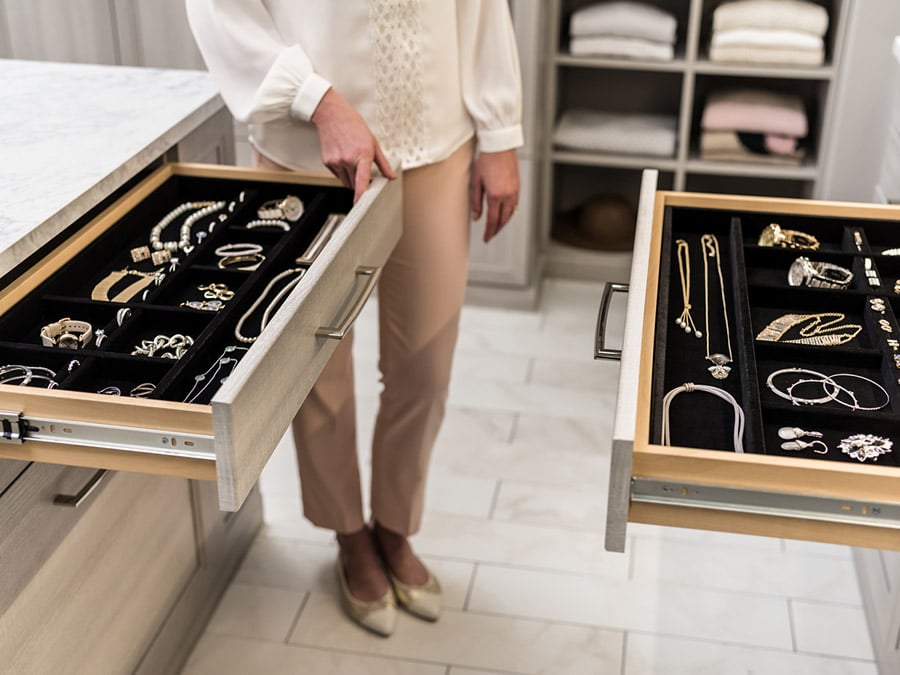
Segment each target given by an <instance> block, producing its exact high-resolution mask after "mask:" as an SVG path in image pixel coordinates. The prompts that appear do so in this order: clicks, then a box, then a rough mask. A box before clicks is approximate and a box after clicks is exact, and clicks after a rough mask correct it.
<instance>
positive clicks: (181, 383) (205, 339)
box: [0, 175, 352, 403]
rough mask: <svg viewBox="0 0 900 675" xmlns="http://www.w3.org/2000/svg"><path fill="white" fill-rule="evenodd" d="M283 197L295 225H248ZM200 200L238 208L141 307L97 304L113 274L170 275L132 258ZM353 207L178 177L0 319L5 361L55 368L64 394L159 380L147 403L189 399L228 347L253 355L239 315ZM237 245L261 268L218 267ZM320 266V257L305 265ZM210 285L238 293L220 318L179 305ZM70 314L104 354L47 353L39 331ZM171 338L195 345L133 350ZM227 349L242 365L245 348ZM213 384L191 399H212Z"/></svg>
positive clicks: (90, 348) (167, 233)
mask: <svg viewBox="0 0 900 675" xmlns="http://www.w3.org/2000/svg"><path fill="white" fill-rule="evenodd" d="M242 193H243V195H244V199H243V200H242V201H241V200H239V195H241V194H242ZM288 194H293V195H296V196H298V197H299V198H300V199H301V200H302V201H303V203H304V212H303V215H302V216H301V217H300V218H299V220H297V221H296V222H293V223H291V224H290V230H289V231H283V230H282V229H277V228H265V229H264V228H259V229H252V230H249V229H247V228H246V227H244V225H245V224H246V223H247V222H249V221H250V220H255V219H256V218H257V214H256V210H257V209H258V208H259V206H260V205H261V204H263V203H264V202H266V201H269V200H272V199H280V198H283V197H285V196H287V195H288ZM200 200H204V201H207V200H215V201H219V200H221V201H225V202H226V203H230V202H235V208H234V210H233V211H232V212H228V211H219V212H217V213H214V214H211V215H210V216H208V217H206V218H203V219H202V220H201V221H199V222H198V223H196V224H195V227H194V233H196V232H197V231H200V230H201V229H202V230H204V231H206V230H207V227H208V224H209V223H211V222H213V221H215V223H216V225H215V227H214V228H213V229H212V231H209V232H208V235H207V236H206V237H205V238H204V239H203V240H202V241H201V242H200V243H195V246H194V249H193V250H192V251H191V252H190V253H189V254H184V253H183V252H182V251H178V252H177V253H173V255H174V256H176V257H178V258H179V264H178V266H177V267H176V268H175V269H174V270H173V271H167V272H166V276H165V277H164V278H163V279H162V281H161V283H160V284H159V285H158V286H152V285H151V286H150V288H149V292H148V293H147V297H146V300H142V299H141V294H140V293H139V294H138V295H137V296H135V297H134V298H132V299H131V300H129V301H127V302H124V303H120V302H105V301H100V300H93V299H91V291H92V289H93V288H94V287H95V286H96V285H97V284H98V283H99V282H100V281H101V280H102V279H104V277H106V276H107V275H108V274H109V273H110V272H112V271H115V270H121V269H123V268H130V269H136V268H140V269H142V270H144V269H146V271H148V272H149V271H154V270H159V269H167V270H168V266H158V267H153V266H152V265H151V263H150V261H143V262H142V263H141V264H136V263H135V262H133V261H132V258H131V254H130V251H131V249H133V248H136V247H140V246H146V245H147V244H148V243H149V233H150V230H151V228H152V227H153V226H154V225H155V224H156V223H158V222H159V221H160V219H161V218H162V217H163V216H164V215H165V214H167V213H169V212H170V211H171V210H172V209H173V208H175V207H176V206H177V205H179V204H182V203H184V202H187V201H200ZM351 206H352V193H351V192H350V191H349V190H346V189H344V188H337V187H315V186H306V185H297V184H293V183H286V184H280V183H269V182H259V183H254V182H252V181H249V182H248V181H245V180H239V179H230V178H204V177H197V176H182V175H174V176H171V177H169V178H168V179H167V180H165V182H163V183H162V184H161V185H160V186H159V187H158V188H157V189H155V190H154V191H153V192H152V193H151V194H149V195H148V196H147V197H146V198H145V199H143V200H142V201H141V202H140V203H139V204H138V205H137V206H136V207H135V208H133V209H131V210H130V211H129V212H128V213H127V214H125V215H124V216H123V217H122V218H120V219H119V221H118V222H116V224H115V225H114V226H113V227H111V228H109V229H108V230H107V231H105V232H104V233H103V234H101V235H100V236H99V237H97V238H96V239H95V240H94V241H92V242H91V243H90V244H88V245H87V247H85V248H84V249H83V250H81V251H79V252H78V253H77V254H76V255H75V256H73V257H72V258H71V259H70V260H68V261H67V262H66V263H65V264H64V265H63V266H62V267H60V269H59V270H57V271H56V272H55V273H53V274H52V275H51V276H50V277H49V278H47V279H46V280H44V281H43V282H42V283H41V284H40V285H38V286H37V287H36V288H35V289H34V290H33V291H31V292H30V293H29V294H28V295H27V296H26V297H25V298H24V300H23V301H21V302H18V303H16V305H15V306H14V307H12V308H10V309H9V310H8V311H6V312H5V313H4V314H3V315H2V316H0V363H5V364H23V363H24V364H30V365H34V366H42V367H46V368H51V369H52V370H54V371H55V372H56V373H57V375H56V378H55V379H56V381H57V383H58V385H59V387H60V388H62V389H73V390H77V391H84V392H89V393H99V391H100V390H101V389H103V388H104V387H118V388H119V389H120V390H121V392H122V395H128V391H129V390H130V389H131V388H133V387H134V386H136V385H138V384H140V383H143V382H152V383H153V384H155V385H156V389H155V391H154V392H153V393H152V394H151V397H152V398H159V399H164V400H171V401H182V400H183V399H184V397H185V395H186V394H187V393H188V392H189V391H190V389H191V387H192V385H193V384H194V383H195V376H196V375H198V374H201V373H204V372H205V371H206V370H207V369H208V367H209V365H210V364H212V363H215V361H216V359H218V358H219V357H220V355H221V354H222V353H223V352H224V350H225V348H226V347H227V346H229V345H239V346H241V347H250V345H249V344H241V343H239V342H238V341H237V340H236V338H235V336H234V327H235V325H236V324H237V322H238V320H239V318H240V316H241V314H242V313H243V312H244V311H246V310H247V308H249V307H250V306H251V305H252V304H253V302H254V300H255V299H256V297H257V296H258V294H259V293H261V292H262V290H263V289H264V288H265V286H266V284H267V283H268V282H269V280H270V279H271V278H272V277H273V276H275V275H276V274H278V273H279V272H281V271H282V270H285V269H290V268H294V267H298V265H297V264H296V263H295V259H297V258H300V257H302V256H304V254H305V252H306V251H307V249H308V248H309V246H310V244H311V243H312V242H313V240H314V239H315V237H316V236H317V234H318V233H319V231H320V230H321V228H322V227H323V225H324V224H325V222H326V219H327V218H328V217H329V214H332V213H347V212H348V211H349V210H350V207H351ZM220 213H227V216H228V217H227V219H225V220H219V219H218V215H219V214H220ZM185 215H187V214H185ZM181 222H182V220H181V219H178V220H176V221H175V222H173V223H171V224H170V225H169V227H167V228H166V229H165V230H164V231H163V233H162V237H161V238H162V239H163V240H169V239H173V238H175V237H177V235H178V231H179V225H180V223H181ZM234 242H248V243H255V244H259V245H261V246H263V249H264V255H265V256H266V257H265V259H264V260H263V261H262V263H261V264H259V266H258V267H257V268H256V269H255V270H247V271H241V270H236V269H220V268H219V266H218V265H217V264H216V263H217V256H216V255H215V249H216V248H217V247H219V246H222V245H224V244H228V243H234ZM314 264H315V260H312V261H311V262H310V261H307V262H306V263H305V265H306V266H309V265H314ZM209 283H225V284H226V285H227V286H228V288H229V290H232V291H234V296H233V297H232V298H230V299H229V300H228V301H227V302H224V304H223V306H222V308H221V309H220V310H219V311H202V310H197V309H193V308H189V307H182V306H180V305H181V302H183V301H185V300H188V299H191V298H197V297H202V295H201V294H199V291H198V290H197V288H196V287H197V286H199V285H203V284H209ZM300 283H302V280H301V282H300ZM124 308H127V309H128V310H130V316H128V317H127V318H126V319H125V320H124V321H123V322H122V324H121V326H120V325H119V324H118V322H117V319H116V316H117V312H118V311H119V310H121V309H124ZM258 314H261V310H260V312H254V317H256V316H257V315H258ZM64 317H69V318H71V319H75V320H82V321H87V322H89V323H90V324H91V325H92V327H93V329H94V331H95V333H96V331H97V330H98V329H101V330H103V331H104V333H105V335H106V339H105V340H104V341H103V342H102V343H101V344H100V345H99V346H97V345H96V344H95V342H94V340H92V341H91V342H90V343H89V344H88V345H86V346H85V347H84V348H82V349H77V350H72V349H62V348H58V347H47V346H43V345H42V344H41V338H40V330H41V327H42V326H44V325H47V324H49V323H51V322H54V321H58V320H59V319H61V318H64ZM252 324H253V325H255V328H254V329H253V330H255V331H256V332H255V333H253V334H257V333H258V327H259V324H258V318H257V319H256V320H254V321H253V322H252ZM173 333H181V334H190V335H191V336H192V337H193V339H194V344H193V346H191V347H190V348H189V349H188V350H187V352H185V354H184V355H183V356H182V357H181V358H180V359H163V358H158V357H148V356H132V355H131V353H130V352H131V350H132V349H133V347H134V345H135V343H139V342H140V340H141V339H144V338H146V337H148V336H149V337H152V336H153V335H156V334H165V335H171V334H173ZM229 353H230V354H231V355H233V356H235V357H237V358H240V356H242V355H243V354H245V353H246V352H245V351H242V350H233V351H231V352H229ZM73 360H74V363H73ZM76 364H77V365H76ZM218 384H219V383H217V385H216V386H215V387H210V388H209V390H208V391H205V392H204V395H203V397H202V398H200V399H197V400H196V401H195V402H197V403H206V402H208V401H209V399H211V398H212V396H213V395H214V394H215V391H216V389H217V388H218ZM37 386H42V385H37Z"/></svg>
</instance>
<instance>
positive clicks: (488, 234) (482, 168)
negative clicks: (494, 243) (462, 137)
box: [469, 150, 519, 243]
mask: <svg viewBox="0 0 900 675" xmlns="http://www.w3.org/2000/svg"><path fill="white" fill-rule="evenodd" d="M469 192H470V194H471V198H472V216H473V217H474V219H475V220H478V219H479V218H481V213H482V210H483V208H484V203H485V202H487V219H486V220H485V224H484V241H485V243H487V242H489V241H490V240H491V239H493V238H494V236H495V235H496V234H497V233H498V232H499V231H500V229H501V228H502V227H503V226H504V225H506V223H508V222H509V219H510V218H512V215H513V213H515V210H516V206H517V205H518V203H519V159H518V156H517V154H516V151H515V150H504V151H503V152H482V153H480V154H479V155H478V157H477V158H476V159H475V164H474V166H473V167H472V181H471V185H470V190H469Z"/></svg>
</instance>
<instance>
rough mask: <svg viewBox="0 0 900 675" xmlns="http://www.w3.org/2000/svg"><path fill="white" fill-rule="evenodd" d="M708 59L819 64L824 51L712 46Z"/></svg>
mask: <svg viewBox="0 0 900 675" xmlns="http://www.w3.org/2000/svg"><path fill="white" fill-rule="evenodd" d="M709 60H710V61H715V62H716V63H753V64H757V63H766V64H770V65H778V66H821V65H822V64H823V63H825V53H824V51H823V50H821V49H820V50H819V51H817V52H816V51H811V50H809V49H797V48H796V47H758V46H756V47H754V46H743V45H734V46H724V47H723V46H720V47H715V46H713V47H710V50H709Z"/></svg>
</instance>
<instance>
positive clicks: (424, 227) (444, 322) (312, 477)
mask: <svg viewBox="0 0 900 675" xmlns="http://www.w3.org/2000/svg"><path fill="white" fill-rule="evenodd" d="M472 152H473V143H472V142H469V143H467V144H465V145H464V146H463V147H461V148H460V149H458V150H457V151H456V152H454V153H453V154H452V155H451V156H450V157H449V158H447V159H446V160H444V161H442V162H439V163H437V164H432V165H429V166H424V167H420V168H416V169H411V170H409V171H406V172H404V174H403V234H402V235H401V238H400V241H399V243H398V244H397V247H396V248H395V249H394V251H393V253H392V254H391V256H390V258H389V259H388V261H387V263H386V264H385V266H384V269H383V271H382V274H381V280H380V281H379V283H378V320H379V338H380V343H379V346H380V358H379V363H378V366H379V369H380V371H381V382H382V385H383V389H382V392H381V400H380V406H379V410H378V416H377V418H376V421H375V433H374V437H373V441H372V490H371V512H372V516H373V517H374V518H375V519H376V520H377V521H378V522H379V523H380V524H382V525H384V526H385V527H387V528H388V529H390V530H392V531H394V532H398V533H400V534H405V535H410V534H413V533H414V532H416V531H417V530H418V529H419V526H420V524H421V520H422V511H423V507H424V498H425V482H426V477H427V473H428V462H429V459H430V456H431V449H432V447H433V445H434V441H435V438H436V436H437V433H438V429H439V427H440V424H441V421H442V420H443V417H444V406H445V402H446V398H447V389H448V385H449V381H450V369H451V365H452V360H453V350H454V348H455V346H456V337H457V334H458V327H459V313H460V308H461V307H462V302H463V296H464V293H465V287H466V275H467V267H468V249H469V195H468V190H469V175H470V169H471V162H472ZM260 165H261V166H264V167H269V168H271V167H272V163H271V162H269V161H268V160H266V159H265V158H260ZM351 340H352V338H351V336H348V337H347V338H345V339H344V340H343V341H342V342H341V344H340V345H339V346H338V348H337V349H336V350H335V352H334V354H333V356H332V357H331V359H330V360H329V362H328V364H327V365H326V366H325V369H324V370H323V371H322V374H321V375H320V377H319V380H318V382H317V383H316V385H315V386H314V387H313V389H312V391H311V392H310V394H309V396H308V397H307V399H306V401H305V402H304V404H303V407H302V408H301V409H300V412H299V413H298V414H297V416H296V418H295V419H294V422H293V433H294V441H295V444H296V446H297V460H298V465H299V470H300V482H301V491H302V496H303V511H304V514H305V515H306V517H307V518H308V519H309V520H310V521H312V522H313V523H314V524H315V525H318V526H320V527H325V528H328V529H331V530H335V531H336V532H339V533H350V532H355V531H357V530H359V529H360V528H362V527H363V525H364V524H365V520H364V515H363V505H362V494H361V485H360V474H359V461H358V458H357V447H356V417H355V415H356V410H355V402H354V391H353V359H352V342H351Z"/></svg>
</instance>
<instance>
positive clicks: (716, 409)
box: [650, 209, 762, 451]
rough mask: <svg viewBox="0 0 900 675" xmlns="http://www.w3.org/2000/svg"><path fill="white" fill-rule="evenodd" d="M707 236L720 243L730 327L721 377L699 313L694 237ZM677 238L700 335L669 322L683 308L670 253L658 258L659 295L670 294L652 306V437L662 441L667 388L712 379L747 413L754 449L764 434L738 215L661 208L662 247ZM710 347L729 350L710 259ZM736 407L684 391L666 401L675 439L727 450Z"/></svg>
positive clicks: (749, 444)
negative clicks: (684, 249)
mask: <svg viewBox="0 0 900 675" xmlns="http://www.w3.org/2000/svg"><path fill="white" fill-rule="evenodd" d="M704 234H713V235H715V236H716V238H717V239H718V242H719V251H720V257H721V259H722V275H723V279H724V282H725V283H724V290H725V298H726V304H727V311H728V321H729V327H730V333H731V349H732V353H733V357H734V358H733V362H732V363H731V364H730V367H731V372H730V373H729V375H728V377H727V378H725V379H724V380H717V379H714V378H713V377H712V375H711V374H710V372H709V371H708V370H707V368H708V366H710V362H709V361H707V360H706V358H705V357H706V337H707V336H706V332H707V328H706V321H705V319H704V301H703V294H704V280H703V279H704V272H703V265H704V264H705V258H704V256H703V255H702V254H701V245H700V238H701V236H702V235H704ZM677 239H683V240H685V241H687V243H688V252H689V256H690V280H691V286H690V288H691V298H690V299H691V304H692V315H693V319H694V322H695V324H696V326H697V328H698V329H699V330H700V331H701V333H703V336H702V337H700V338H697V337H696V336H695V335H693V334H691V333H688V332H686V331H684V330H683V329H681V328H680V327H678V326H677V325H676V324H675V319H676V317H678V316H679V315H680V314H681V310H682V308H683V304H682V297H681V281H680V275H679V269H678V264H677V262H673V261H672V258H673V257H674V255H672V256H670V255H663V256H661V258H660V271H659V296H658V297H660V298H668V300H667V303H666V306H665V307H666V309H665V311H661V312H657V317H656V330H655V340H654V349H653V354H654V356H653V359H654V369H653V384H652V389H651V391H652V397H653V399H652V400H653V405H652V406H651V410H652V412H651V418H650V421H651V423H650V442H651V443H658V442H660V437H661V431H662V425H663V422H662V406H661V401H662V398H663V396H664V395H665V394H666V392H668V391H671V390H672V389H674V388H676V387H679V386H681V385H683V384H685V383H694V384H703V385H712V386H716V387H719V388H720V389H723V390H725V391H726V392H728V393H729V394H731V395H732V396H733V397H734V399H735V400H736V401H737V403H738V405H740V406H741V408H742V409H743V411H744V414H745V430H744V447H745V449H750V448H753V447H756V445H757V443H758V440H759V439H760V437H761V435H762V426H761V420H760V415H759V406H758V404H757V402H758V401H759V396H758V392H757V384H756V383H757V378H756V365H755V362H754V357H753V349H752V344H751V342H750V340H749V339H748V334H749V307H748V301H747V287H746V274H745V272H744V269H743V260H744V255H743V237H742V232H741V224H740V221H739V220H737V219H731V218H727V217H726V218H724V219H723V218H721V217H719V218H717V217H716V215H715V214H712V213H710V212H709V211H706V210H702V209H678V211H677V212H675V211H673V209H667V210H666V213H665V217H664V229H663V236H662V246H663V250H664V251H672V252H673V253H674V250H675V242H676V240H677ZM709 288H710V296H711V302H710V309H709V325H710V329H711V330H710V336H709V338H710V351H711V352H713V353H715V352H719V353H727V351H728V349H727V346H726V331H725V327H724V317H723V315H722V310H721V307H720V305H721V300H720V297H721V294H720V291H719V280H718V274H717V271H716V268H715V264H714V263H711V264H710V269H709ZM734 414H735V413H734V410H733V409H732V407H731V406H730V405H729V404H728V403H727V402H726V401H723V400H721V399H719V398H717V397H714V396H709V395H707V394H705V393H693V394H688V393H683V394H681V395H680V396H678V397H676V398H675V399H674V400H673V401H672V407H671V415H670V420H669V423H670V430H671V439H672V441H671V442H672V443H673V444H674V445H679V446H686V447H698V448H706V449H710V450H724V451H733V450H734V442H733V431H734Z"/></svg>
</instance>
